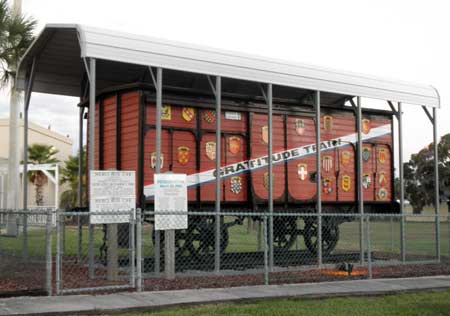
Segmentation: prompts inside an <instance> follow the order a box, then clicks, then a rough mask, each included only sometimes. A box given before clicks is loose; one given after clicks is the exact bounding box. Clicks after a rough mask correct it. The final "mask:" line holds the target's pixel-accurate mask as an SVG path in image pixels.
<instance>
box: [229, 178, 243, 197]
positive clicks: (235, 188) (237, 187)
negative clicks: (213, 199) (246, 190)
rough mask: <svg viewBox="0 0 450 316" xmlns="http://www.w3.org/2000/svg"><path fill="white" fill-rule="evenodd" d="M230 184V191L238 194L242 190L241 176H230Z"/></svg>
mask: <svg viewBox="0 0 450 316" xmlns="http://www.w3.org/2000/svg"><path fill="white" fill-rule="evenodd" d="M230 185H231V186H230V191H231V192H233V193H234V194H239V193H240V192H241V190H242V182H241V177H231V179H230Z"/></svg>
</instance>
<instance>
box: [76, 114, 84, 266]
mask: <svg viewBox="0 0 450 316" xmlns="http://www.w3.org/2000/svg"><path fill="white" fill-rule="evenodd" d="M83 115H84V107H81V106H80V114H79V129H78V132H79V134H78V143H79V147H80V148H79V151H78V192H77V200H78V207H79V208H80V210H81V208H82V207H83ZM77 221H78V222H77V226H78V246H77V260H78V262H81V254H82V252H83V249H82V245H83V221H82V216H77Z"/></svg>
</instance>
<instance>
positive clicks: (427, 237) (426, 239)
mask: <svg viewBox="0 0 450 316" xmlns="http://www.w3.org/2000/svg"><path fill="white" fill-rule="evenodd" d="M425 219H426V218H425ZM429 219H430V220H429V221H425V220H422V221H415V220H413V221H411V220H407V221H406V224H405V239H406V252H407V254H410V255H423V256H433V255H434V254H435V224H434V222H432V221H431V219H432V218H429ZM231 220H232V219H231V218H227V219H226V221H231ZM298 225H299V227H300V228H302V225H303V224H302V223H301V221H299V223H298ZM370 225H371V226H370V228H371V246H372V251H378V252H383V253H392V254H398V253H399V252H400V222H399V221H396V220H394V221H390V220H389V219H387V220H386V219H385V220H382V219H380V220H373V221H372V222H371V224H370ZM440 227H441V252H442V254H444V255H446V254H448V253H449V239H450V236H449V231H450V225H449V223H446V222H442V223H441V225H440ZM258 229H261V228H259V226H258V224H252V223H251V224H250V225H248V223H247V221H244V224H243V225H235V226H233V227H231V228H230V229H229V244H228V247H227V250H226V251H227V252H254V251H262V241H259V242H258V240H259V238H258ZM339 230H340V232H339V234H340V236H339V237H340V238H339V242H338V244H337V246H336V251H343V252H348V251H358V250H359V220H358V219H357V218H356V219H355V220H354V221H352V222H345V223H343V224H341V225H340V226H339ZM261 231H262V229H261ZM55 235H56V234H53V253H54V254H55V253H56V237H55ZM151 236H152V232H151V226H150V225H144V229H143V256H144V257H149V256H153V254H154V247H153V242H152V237H151ZM259 236H260V237H261V236H262V234H260V235H259ZM261 239H262V238H261ZM65 241H66V242H65V255H66V256H76V254H77V249H78V238H77V228H76V226H66V234H65ZM102 243H103V231H102V229H101V226H97V227H96V229H95V233H94V249H95V253H96V254H97V253H98V252H99V249H100V246H101V245H102ZM22 244H23V238H22V235H19V237H17V238H10V237H0V252H4V253H16V254H21V249H22ZM28 244H29V249H28V253H29V255H31V256H37V257H44V255H45V227H32V228H30V229H29V231H28ZM305 248H306V247H305V244H304V240H303V237H301V236H300V237H298V238H297V239H296V241H295V243H294V245H293V247H292V249H305ZM82 249H83V250H82V251H83V256H87V253H88V229H87V228H86V227H84V228H83V240H82ZM127 251H128V250H127V249H122V250H121V253H122V255H127V253H128V252H127Z"/></svg>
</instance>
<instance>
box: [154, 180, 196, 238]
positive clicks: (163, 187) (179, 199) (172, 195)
mask: <svg viewBox="0 0 450 316" xmlns="http://www.w3.org/2000/svg"><path fill="white" fill-rule="evenodd" d="M154 181H155V182H154V183H155V213H156V214H155V229H156V230H167V229H187V225H188V217H187V205H188V198H187V182H186V175H185V174H174V173H165V174H155V176H154ZM164 213H169V214H164ZM170 213H172V214H170ZM173 213H175V214H173Z"/></svg>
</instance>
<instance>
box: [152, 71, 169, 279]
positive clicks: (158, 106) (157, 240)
mask: <svg viewBox="0 0 450 316" xmlns="http://www.w3.org/2000/svg"><path fill="white" fill-rule="evenodd" d="M161 108H162V69H161V68H159V67H158V68H157V69H156V117H155V120H156V165H155V174H158V173H160V171H161V163H160V162H161V160H160V159H161ZM166 242H167V241H166ZM160 255H161V234H160V231H159V230H156V231H155V273H156V274H159V273H160V271H161V267H160V261H161V258H160Z"/></svg>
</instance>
